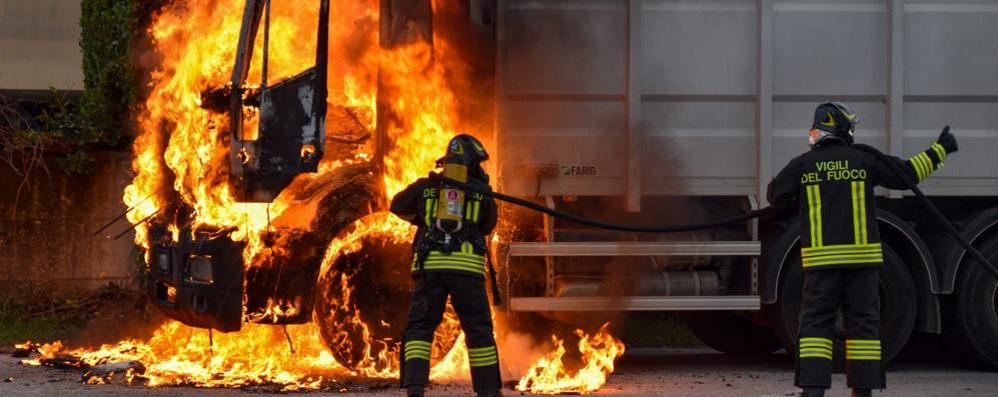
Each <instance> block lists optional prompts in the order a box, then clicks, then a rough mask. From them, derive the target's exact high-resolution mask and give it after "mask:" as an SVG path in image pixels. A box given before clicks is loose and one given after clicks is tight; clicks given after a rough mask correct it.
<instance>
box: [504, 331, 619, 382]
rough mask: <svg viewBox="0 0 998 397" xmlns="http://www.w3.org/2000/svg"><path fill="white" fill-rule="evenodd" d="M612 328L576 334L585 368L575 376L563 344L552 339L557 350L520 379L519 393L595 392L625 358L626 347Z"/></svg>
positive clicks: (542, 359) (554, 338)
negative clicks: (568, 362)
mask: <svg viewBox="0 0 998 397" xmlns="http://www.w3.org/2000/svg"><path fill="white" fill-rule="evenodd" d="M609 325H610V324H609V323H607V324H603V326H602V327H600V329H599V331H598V332H597V333H596V334H595V335H592V336H590V335H587V334H586V333H584V332H582V330H576V331H575V333H576V335H578V336H579V337H580V338H582V339H581V340H579V353H581V354H582V363H583V366H582V368H580V369H579V370H578V371H577V372H575V373H574V374H572V373H571V372H570V371H568V370H567V369H566V366H565V362H564V361H563V358H564V356H565V345H564V341H563V340H561V339H558V338H557V337H555V336H552V337H551V339H552V341H553V342H554V344H555V345H556V346H557V349H556V350H555V351H554V352H552V353H550V354H548V355H547V356H546V357H542V358H541V359H540V360H538V361H537V362H536V363H535V364H534V365H533V367H531V368H530V369H529V370H527V374H526V375H524V376H523V377H522V378H520V383H518V384H517V385H516V390H519V391H521V392H531V393H535V394H558V393H581V394H586V393H590V392H593V391H596V390H599V388H600V387H602V386H603V384H604V383H606V377H607V375H609V374H610V373H611V372H613V361H614V360H616V359H617V358H618V357H620V356H621V355H623V354H624V343H623V342H621V341H620V340H619V339H617V338H615V337H613V335H611V334H610V332H609V331H608V330H607V327H608V326H609Z"/></svg>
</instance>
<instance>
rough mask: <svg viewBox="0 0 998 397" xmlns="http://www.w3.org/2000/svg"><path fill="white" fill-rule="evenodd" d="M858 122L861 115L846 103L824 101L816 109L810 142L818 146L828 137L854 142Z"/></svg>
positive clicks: (849, 142)
mask: <svg viewBox="0 0 998 397" xmlns="http://www.w3.org/2000/svg"><path fill="white" fill-rule="evenodd" d="M857 124H859V116H857V115H856V113H855V112H853V111H852V109H850V108H849V107H848V106H846V105H845V104H844V103H841V102H835V101H829V102H825V103H822V104H820V105H818V107H817V108H816V109H815V110H814V123H813V124H811V131H810V134H809V135H810V138H809V140H808V143H809V144H810V145H811V146H814V147H817V146H820V145H821V143H822V142H823V141H824V140H826V139H834V138H838V139H841V140H843V141H845V142H846V143H848V144H852V143H853V134H854V133H855V131H856V125H857Z"/></svg>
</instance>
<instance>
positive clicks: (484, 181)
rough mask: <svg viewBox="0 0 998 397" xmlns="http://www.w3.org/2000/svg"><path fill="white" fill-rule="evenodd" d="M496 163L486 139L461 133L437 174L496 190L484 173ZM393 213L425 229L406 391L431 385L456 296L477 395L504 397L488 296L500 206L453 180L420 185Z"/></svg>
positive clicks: (416, 260)
mask: <svg viewBox="0 0 998 397" xmlns="http://www.w3.org/2000/svg"><path fill="white" fill-rule="evenodd" d="M488 158H489V155H488V153H487V152H486V151H485V148H484V146H483V145H482V143H481V142H479V141H478V139H475V137H473V136H471V135H467V134H461V135H458V136H455V137H454V138H453V139H451V141H450V143H449V144H448V146H447V154H446V155H445V156H444V157H442V158H440V159H439V160H437V167H438V168H439V167H442V168H443V172H442V174H443V176H445V177H447V178H450V179H454V180H457V181H460V182H465V183H467V184H470V185H472V186H475V187H479V188H482V189H486V190H491V188H490V187H489V177H488V174H486V173H485V170H484V169H483V168H482V166H481V163H482V162H483V161H485V160H488ZM431 176H432V175H431ZM391 212H392V213H393V214H395V215H397V216H399V217H400V218H402V219H405V220H406V221H409V222H410V223H412V224H414V225H416V226H417V230H416V239H415V241H414V242H413V261H412V276H413V280H414V282H415V286H414V288H413V290H412V300H411V302H410V307H409V317H408V323H407V324H406V329H405V336H404V338H403V343H402V344H403V345H402V349H401V350H402V352H401V354H402V357H401V361H402V373H401V386H402V387H403V388H406V395H408V396H422V395H423V391H424V387H425V386H426V384H427V382H428V381H429V374H430V351H431V350H432V347H433V332H434V330H436V328H437V326H438V325H439V324H440V320H441V319H442V317H443V314H444V309H445V307H446V305H447V297H448V296H449V297H450V298H451V304H452V305H453V307H454V311H456V312H457V316H458V318H459V319H460V321H461V328H462V329H463V330H464V334H465V337H466V341H467V347H468V356H469V357H468V358H469V363H470V365H471V380H472V385H473V387H474V389H475V392H476V393H477V394H478V396H482V397H485V396H500V395H502V392H501V386H502V385H501V380H500V377H499V353H498V351H497V350H496V342H495V338H494V335H493V332H492V315H491V313H490V309H489V301H488V296H487V293H486V291H485V271H486V258H487V255H488V254H487V245H486V244H487V241H486V237H485V236H487V235H488V234H489V233H491V232H492V229H493V228H494V227H495V225H496V218H497V215H496V204H495V201H494V200H493V199H492V198H491V197H488V196H485V195H482V194H480V193H473V192H466V191H463V190H461V189H458V188H456V187H455V186H452V185H449V184H448V183H446V182H445V181H443V182H441V181H438V180H435V179H431V178H420V179H419V180H417V181H416V182H414V183H413V184H411V185H409V186H408V187H406V188H405V190H403V191H402V192H400V193H399V194H398V195H396V196H395V198H394V199H392V204H391ZM493 280H494V278H493Z"/></svg>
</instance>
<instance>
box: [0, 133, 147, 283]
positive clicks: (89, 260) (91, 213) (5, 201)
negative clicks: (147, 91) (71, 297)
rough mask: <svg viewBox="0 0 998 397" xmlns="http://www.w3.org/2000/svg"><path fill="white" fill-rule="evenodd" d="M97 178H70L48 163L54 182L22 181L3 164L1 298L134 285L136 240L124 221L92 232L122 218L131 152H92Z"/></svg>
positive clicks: (38, 175)
mask: <svg viewBox="0 0 998 397" xmlns="http://www.w3.org/2000/svg"><path fill="white" fill-rule="evenodd" d="M94 157H95V158H96V163H95V165H94V172H93V173H92V174H91V175H85V176H67V175H65V174H64V173H63V172H62V171H60V170H58V168H57V167H56V166H55V165H54V164H53V162H52V161H49V169H50V175H46V174H45V172H44V171H42V170H35V172H34V173H33V174H32V177H31V178H30V179H29V180H28V184H26V185H25V186H24V188H23V189H22V190H21V194H20V199H18V202H17V206H16V211H15V197H16V196H17V189H18V186H19V185H20V184H21V182H22V181H23V178H21V177H20V176H18V175H17V174H15V173H14V172H13V171H12V170H11V168H10V167H9V166H7V165H6V164H3V163H0V295H4V294H11V293H17V292H18V291H23V290H24V289H26V288H30V289H38V288H48V289H52V290H53V291H67V292H68V291H83V290H88V289H93V288H97V287H100V286H102V285H104V284H107V283H108V282H115V283H119V284H127V283H134V281H133V276H132V274H133V272H132V270H133V269H134V264H133V263H134V261H133V259H132V258H133V256H134V252H133V243H132V239H133V233H128V234H126V235H124V236H122V237H121V238H119V239H117V240H113V239H111V238H110V237H113V236H114V235H116V234H118V233H120V232H121V231H122V230H124V229H125V228H127V227H128V222H127V221H124V220H121V221H118V222H117V223H115V224H114V226H112V227H111V228H109V229H108V230H107V231H105V232H104V233H101V234H99V235H97V236H94V235H93V232H94V231H96V230H97V229H99V228H100V227H101V226H103V225H104V224H106V223H107V222H109V221H110V220H111V219H113V218H115V217H116V216H117V215H119V214H121V213H122V212H123V211H124V210H125V207H124V204H122V202H121V192H122V190H123V189H124V187H125V186H126V185H128V183H129V182H130V181H131V179H132V175H131V156H130V154H129V153H128V152H99V153H95V154H94Z"/></svg>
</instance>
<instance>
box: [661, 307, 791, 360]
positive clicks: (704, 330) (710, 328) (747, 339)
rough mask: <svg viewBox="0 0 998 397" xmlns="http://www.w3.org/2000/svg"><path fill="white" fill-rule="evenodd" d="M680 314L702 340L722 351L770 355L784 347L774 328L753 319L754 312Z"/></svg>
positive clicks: (708, 345) (733, 353)
mask: <svg viewBox="0 0 998 397" xmlns="http://www.w3.org/2000/svg"><path fill="white" fill-rule="evenodd" d="M679 317H680V318H681V319H682V320H683V322H685V323H686V325H687V326H688V327H689V328H690V331H691V332H693V335H694V336H696V337H697V339H699V340H700V342H703V344H705V345H707V347H709V348H711V349H714V350H717V351H719V352H722V353H726V354H732V355H755V354H769V353H772V352H774V351H776V349H779V348H780V347H781V345H780V340H779V339H778V338H777V337H776V334H775V333H774V331H773V329H772V328H770V327H765V326H762V325H758V324H756V323H755V322H753V321H752V317H751V313H741V312H683V313H680V314H679Z"/></svg>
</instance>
